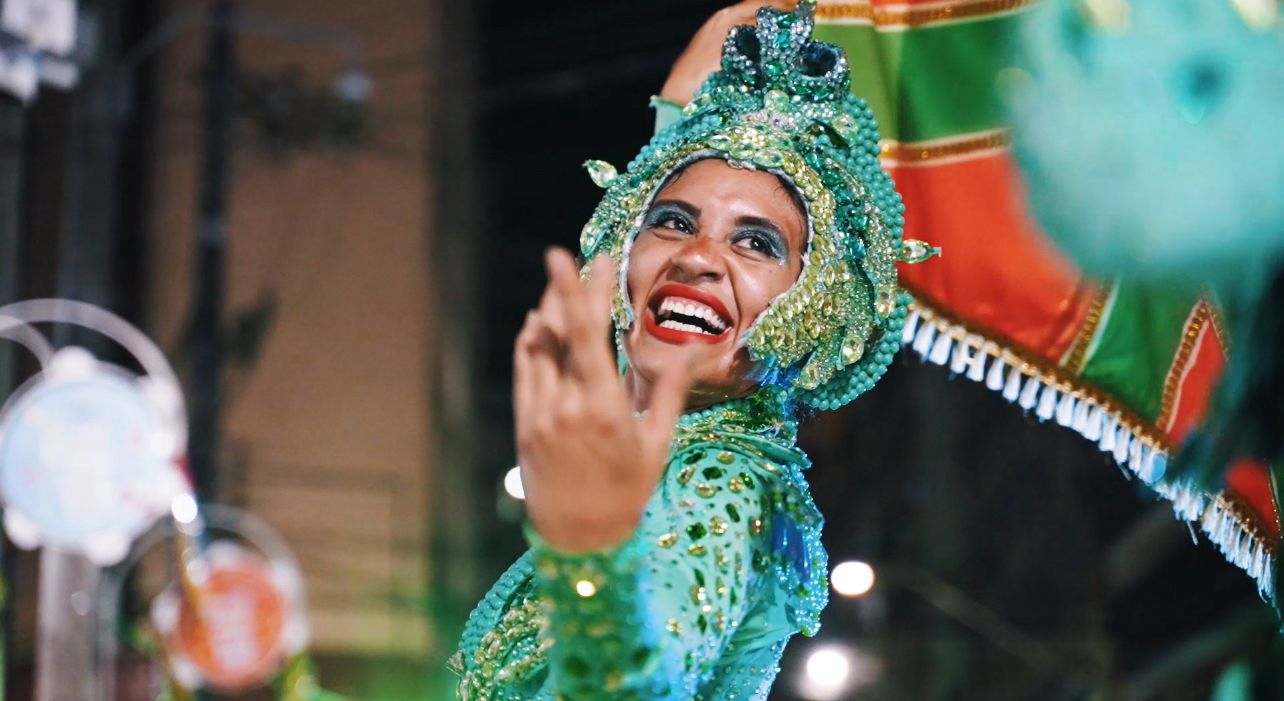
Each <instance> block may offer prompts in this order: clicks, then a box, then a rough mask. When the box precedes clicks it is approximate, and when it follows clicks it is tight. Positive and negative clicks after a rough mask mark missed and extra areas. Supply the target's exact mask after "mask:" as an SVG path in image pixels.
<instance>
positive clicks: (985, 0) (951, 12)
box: [816, 0, 1033, 27]
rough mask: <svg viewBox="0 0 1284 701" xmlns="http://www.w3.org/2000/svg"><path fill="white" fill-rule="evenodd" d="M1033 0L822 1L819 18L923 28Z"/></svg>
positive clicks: (1013, 8)
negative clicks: (931, 0)
mask: <svg viewBox="0 0 1284 701" xmlns="http://www.w3.org/2000/svg"><path fill="white" fill-rule="evenodd" d="M1032 2H1033V0H954V1H952V2H934V3H927V4H920V5H883V6H879V7H873V6H871V5H870V3H869V0H858V1H857V2H841V3H829V2H822V3H820V4H819V5H818V6H817V7H816V19H818V20H821V21H822V22H824V21H829V22H870V23H872V24H873V25H874V26H875V27H922V26H925V25H929V24H940V23H943V22H958V21H962V20H975V19H983V18H985V17H986V15H1000V14H1005V13H1009V12H1014V11H1017V10H1022V9H1025V8H1026V7H1028V6H1029V5H1030V4H1031V3H1032Z"/></svg>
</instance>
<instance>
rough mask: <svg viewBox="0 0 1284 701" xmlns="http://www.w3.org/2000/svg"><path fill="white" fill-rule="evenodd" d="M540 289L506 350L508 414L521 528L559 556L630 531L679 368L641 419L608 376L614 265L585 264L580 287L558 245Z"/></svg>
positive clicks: (672, 415) (660, 452)
mask: <svg viewBox="0 0 1284 701" xmlns="http://www.w3.org/2000/svg"><path fill="white" fill-rule="evenodd" d="M545 265H546V267H547V268H548V275H549V284H548V288H547V289H546V290H545V292H544V296H543V298H542V299H541V300H540V306H539V309H538V310H536V311H532V312H531V313H530V314H528V315H527V317H526V324H525V326H523V327H522V330H521V333H519V334H518V336H517V342H516V345H515V347H514V349H513V411H514V415H515V417H516V428H517V453H518V462H519V464H520V465H521V475H522V486H523V490H524V491H525V494H526V508H527V514H528V515H529V517H530V520H531V525H533V526H534V527H535V530H536V531H537V532H538V533H539V534H540V537H542V538H543V539H544V540H545V542H547V543H548V544H549V545H551V546H552V547H554V548H556V549H558V550H562V551H565V552H585V551H589V550H597V549H601V548H604V547H608V546H611V545H615V544H617V543H620V542H622V541H624V540H625V539H627V538H628V537H629V536H630V535H632V534H633V532H634V531H635V530H636V529H637V526H638V523H639V522H640V521H641V519H642V512H643V509H644V508H645V506H646V502H647V500H648V499H649V498H650V496H651V493H652V492H653V491H654V490H655V485H656V484H657V483H658V482H659V479H660V476H661V473H662V471H663V470H664V466H665V462H666V460H667V457H668V452H669V441H670V439H671V437H672V434H673V426H674V424H675V422H676V421H677V417H678V414H679V413H680V412H681V411H682V407H683V405H684V403H685V399H686V392H687V384H688V382H689V380H688V377H687V376H688V370H687V368H685V367H674V368H670V369H669V372H668V373H667V374H666V375H665V376H664V377H661V378H658V380H657V382H656V384H655V388H654V391H653V393H652V395H651V397H650V402H649V406H648V409H647V413H646V415H645V416H644V417H643V418H640V419H639V418H635V417H634V415H633V406H632V400H631V398H630V396H629V394H628V392H627V391H626V390H625V387H624V384H623V383H622V382H621V380H620V377H619V373H618V371H617V370H616V364H615V358H614V355H613V353H612V351H611V345H610V341H609V340H608V335H607V329H608V328H609V324H610V317H611V313H610V308H611V295H612V291H613V282H614V279H615V270H614V265H613V264H612V263H611V261H610V259H609V258H607V257H605V256H599V257H598V258H597V259H596V260H594V261H593V265H592V275H591V277H590V279H589V281H588V282H587V283H586V284H581V283H580V280H579V275H578V271H577V269H576V266H575V261H574V259H573V258H572V257H571V255H570V254H569V253H568V252H567V251H565V250H563V249H553V250H550V251H549V252H548V254H547V255H546V257H545Z"/></svg>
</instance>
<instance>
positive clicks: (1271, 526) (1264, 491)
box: [1226, 460, 1280, 541]
mask: <svg viewBox="0 0 1284 701" xmlns="http://www.w3.org/2000/svg"><path fill="white" fill-rule="evenodd" d="M1226 491H1228V492H1230V493H1231V494H1233V495H1235V496H1237V497H1239V498H1240V499H1242V500H1244V501H1245V502H1247V503H1248V505H1249V507H1251V508H1252V509H1253V511H1254V512H1255V513H1256V514H1257V517H1258V520H1259V521H1260V523H1259V524H1258V525H1260V526H1261V527H1263V528H1265V529H1266V531H1267V532H1268V533H1269V534H1270V535H1271V537H1272V538H1273V539H1274V540H1276V541H1278V540H1279V537H1280V522H1279V519H1278V518H1277V517H1276V516H1275V500H1274V499H1273V498H1272V496H1271V478H1270V475H1268V474H1267V472H1266V466H1265V465H1263V464H1262V463H1260V462H1255V461H1253V460H1240V461H1239V462H1237V463H1235V464H1234V465H1232V466H1231V468H1230V470H1229V471H1228V472H1227V473H1226Z"/></svg>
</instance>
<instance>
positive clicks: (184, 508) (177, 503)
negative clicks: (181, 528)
mask: <svg viewBox="0 0 1284 701" xmlns="http://www.w3.org/2000/svg"><path fill="white" fill-rule="evenodd" d="M169 510H170V512H171V513H173V514H174V520H175V521H178V522H179V523H180V524H182V525H187V524H189V523H191V522H192V521H195V520H196V498H195V497H193V496H192V495H191V494H188V493H187V492H183V493H182V494H179V495H178V496H176V497H174V501H172V502H170V505H169Z"/></svg>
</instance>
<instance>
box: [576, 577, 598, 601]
mask: <svg viewBox="0 0 1284 701" xmlns="http://www.w3.org/2000/svg"><path fill="white" fill-rule="evenodd" d="M575 593H576V594H579V595H580V596H582V597H584V598H585V599H587V598H589V597H590V596H593V595H594V594H596V593H597V585H595V584H593V583H592V582H590V581H588V580H587V579H581V580H580V581H578V582H576V583H575Z"/></svg>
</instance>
